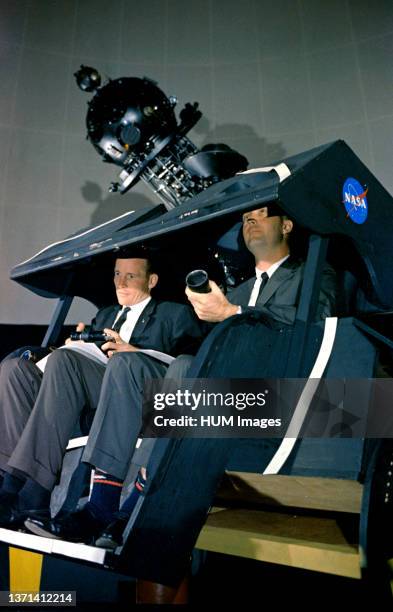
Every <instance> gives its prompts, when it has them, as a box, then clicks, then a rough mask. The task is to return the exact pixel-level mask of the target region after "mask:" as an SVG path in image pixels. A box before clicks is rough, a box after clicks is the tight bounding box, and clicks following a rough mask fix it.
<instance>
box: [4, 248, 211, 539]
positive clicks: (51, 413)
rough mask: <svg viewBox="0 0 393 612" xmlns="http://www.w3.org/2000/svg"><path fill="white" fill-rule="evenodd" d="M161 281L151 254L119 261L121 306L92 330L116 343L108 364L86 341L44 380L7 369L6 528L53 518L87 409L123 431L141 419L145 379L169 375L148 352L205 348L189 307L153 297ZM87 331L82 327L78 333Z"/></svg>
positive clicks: (7, 365) (7, 363)
mask: <svg viewBox="0 0 393 612" xmlns="http://www.w3.org/2000/svg"><path fill="white" fill-rule="evenodd" d="M157 282H158V275H157V274H156V272H155V271H154V268H153V267H152V264H151V262H150V260H149V259H147V256H146V254H145V253H144V252H142V253H136V254H127V253H126V254H124V255H118V256H117V259H116V263H115V270H114V283H115V289H116V295H117V299H118V305H117V306H113V307H108V308H104V309H102V310H100V311H99V312H98V313H97V315H96V317H95V319H94V321H93V324H92V329H93V331H97V330H102V331H103V332H104V334H106V335H107V337H109V338H110V340H108V341H106V342H104V344H103V345H102V346H101V351H104V352H105V351H106V352H107V355H108V358H109V360H108V363H107V365H105V363H103V362H105V360H106V357H105V355H104V354H102V357H103V359H100V358H98V357H97V355H98V356H99V355H100V352H99V349H98V348H97V347H94V348H96V353H97V355H94V353H92V352H91V351H89V353H90V354H89V355H86V354H85V351H84V352H82V351H81V350H80V349H81V347H82V345H81V344H80V343H72V344H68V346H66V347H65V348H64V350H55V351H54V352H53V353H51V354H50V355H49V357H48V360H47V364H46V367H45V371H44V374H42V372H41V371H40V369H39V368H38V367H37V365H36V364H35V363H33V362H32V361H29V360H25V359H23V358H21V357H20V358H12V359H6V360H4V361H3V363H2V364H1V367H0V431H1V432H2V434H1V447H0V469H1V470H2V472H3V474H4V478H3V483H2V487H1V489H0V526H2V527H6V526H15V527H17V526H20V525H21V524H23V521H24V519H25V518H26V516H28V515H30V514H31V512H32V511H35V510H39V511H44V515H45V513H47V514H49V513H48V509H49V501H50V494H51V491H52V489H53V487H54V486H55V484H56V482H57V479H58V475H59V472H60V470H61V466H62V460H63V455H64V452H65V449H66V447H67V444H68V441H69V439H70V437H72V435H73V433H74V431H75V428H76V427H77V426H78V423H79V419H80V416H81V413H82V410H83V409H84V408H86V407H87V408H88V409H89V410H95V409H96V408H97V406H100V405H101V406H103V405H105V404H108V407H109V408H110V409H111V408H112V407H113V409H116V410H117V413H118V417H119V419H118V422H119V427H120V429H121V428H122V426H123V425H122V423H123V417H122V413H124V414H126V413H131V415H132V418H135V419H138V414H139V413H141V407H140V408H139V406H140V404H141V401H140V399H141V393H142V389H143V381H144V379H145V378H146V377H149V378H153V377H154V378H157V377H163V376H164V375H165V371H166V369H167V363H163V362H162V361H159V360H158V359H156V358H154V357H152V356H151V355H148V354H144V353H143V352H142V351H143V349H155V350H156V351H160V352H162V353H167V354H169V355H173V356H176V355H178V354H179V353H183V352H184V351H189V350H191V351H192V352H194V351H196V350H197V348H198V346H199V344H200V342H201V340H202V338H203V335H204V327H203V324H201V323H200V322H199V321H198V320H197V318H196V317H195V315H194V313H193V312H192V310H191V309H190V308H189V307H188V306H186V305H183V304H177V303H173V302H157V301H156V300H154V299H153V298H152V297H151V295H150V293H151V290H152V289H153V288H154V287H155V286H156V284H157ZM83 328H84V325H83V324H80V325H79V326H78V331H79V332H83ZM82 337H83V336H82ZM75 349H76V350H75ZM124 398H126V400H125V399H124ZM134 400H135V406H134V405H133V403H134ZM109 405H110V406H109ZM124 418H126V417H124ZM140 426H141V425H139V429H140ZM109 435H110V436H114V437H116V432H115V431H112V432H109ZM97 480H100V481H101V482H102V483H105V482H106V477H105V475H102V474H101V475H97Z"/></svg>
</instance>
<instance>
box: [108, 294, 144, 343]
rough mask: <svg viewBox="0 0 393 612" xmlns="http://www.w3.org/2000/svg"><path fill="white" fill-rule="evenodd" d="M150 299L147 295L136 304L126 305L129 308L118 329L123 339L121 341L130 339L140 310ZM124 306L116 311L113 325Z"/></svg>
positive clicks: (140, 312)
mask: <svg viewBox="0 0 393 612" xmlns="http://www.w3.org/2000/svg"><path fill="white" fill-rule="evenodd" d="M150 300H151V297H150V296H149V297H147V298H146V299H145V300H142V302H138V304H133V305H132V306H128V308H130V310H129V311H128V312H127V319H126V320H125V321H124V323H123V325H122V326H121V328H120V331H119V335H120V338H121V339H122V340H123V342H129V341H130V338H131V334H132V332H133V331H134V327H135V325H136V323H137V321H138V319H139V317H140V316H141V314H142V311H143V310H144V308H145V307H146V306H147V305H148V303H149V302H150ZM126 307H127V306H123V308H122V309H121V310H119V312H118V313H117V316H116V319H115V320H114V323H113V325H114V324H115V323H116V321H117V320H118V319H119V318H120V317H121V315H122V312H123V310H124V309H125V308H126Z"/></svg>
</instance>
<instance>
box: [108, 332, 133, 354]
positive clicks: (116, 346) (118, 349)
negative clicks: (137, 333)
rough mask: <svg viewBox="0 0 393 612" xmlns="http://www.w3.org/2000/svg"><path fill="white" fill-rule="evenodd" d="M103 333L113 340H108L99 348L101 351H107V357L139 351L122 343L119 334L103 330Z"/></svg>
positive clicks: (130, 345)
mask: <svg viewBox="0 0 393 612" xmlns="http://www.w3.org/2000/svg"><path fill="white" fill-rule="evenodd" d="M104 332H105V334H106V335H107V336H111V338H113V340H108V342H105V344H103V345H102V346H101V350H102V351H104V352H106V351H108V352H107V355H108V357H112V355H114V354H115V353H124V352H128V353H135V352H136V351H138V350H139V349H137V348H136V347H135V346H132V344H128V343H127V342H124V340H122V339H121V338H120V336H119V334H118V333H117V332H115V331H114V330H113V329H104Z"/></svg>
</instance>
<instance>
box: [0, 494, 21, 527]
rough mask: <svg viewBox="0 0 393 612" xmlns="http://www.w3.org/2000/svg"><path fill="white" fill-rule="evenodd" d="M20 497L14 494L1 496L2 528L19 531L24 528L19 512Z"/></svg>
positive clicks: (0, 516) (0, 517) (0, 524)
mask: <svg viewBox="0 0 393 612" xmlns="http://www.w3.org/2000/svg"><path fill="white" fill-rule="evenodd" d="M17 500H18V496H17V495H14V494H12V493H3V492H2V493H1V495H0V527H3V528H5V529H18V527H22V526H23V520H24V519H25V518H26V516H25V517H23V520H22V516H21V513H20V512H18V510H17Z"/></svg>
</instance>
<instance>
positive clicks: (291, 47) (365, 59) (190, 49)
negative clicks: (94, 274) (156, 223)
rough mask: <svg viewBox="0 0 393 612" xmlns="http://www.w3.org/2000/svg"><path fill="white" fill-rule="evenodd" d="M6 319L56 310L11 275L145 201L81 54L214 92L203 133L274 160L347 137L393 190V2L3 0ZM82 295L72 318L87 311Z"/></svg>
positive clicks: (0, 266) (108, 66) (179, 89)
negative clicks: (86, 80) (101, 121)
mask: <svg viewBox="0 0 393 612" xmlns="http://www.w3.org/2000/svg"><path fill="white" fill-rule="evenodd" d="M0 57H1V59H0V142H1V144H0V251H1V256H0V291H1V294H0V295H1V297H0V322H1V323H45V322H48V321H49V318H50V315H51V313H52V310H53V308H54V302H53V301H52V300H45V299H42V298H39V297H37V296H35V295H34V294H33V293H30V292H28V291H27V290H25V289H23V288H21V287H20V286H18V285H17V284H16V283H14V282H11V281H10V280H9V278H8V277H9V271H10V269H11V267H12V266H14V265H16V264H17V263H19V262H21V261H22V260H24V259H27V258H28V257H30V256H32V255H33V254H34V253H36V252H37V251H38V250H40V249H41V248H43V247H44V246H46V245H47V244H49V243H52V242H55V241H56V240H59V239H61V238H64V237H65V236H66V235H68V234H70V233H72V232H74V231H76V230H78V229H79V228H82V227H84V226H87V225H90V224H92V223H98V222H102V221H105V220H107V219H109V218H111V217H115V216H117V215H119V214H121V213H123V212H125V211H127V210H130V209H133V208H135V207H143V206H149V205H152V204H154V203H157V202H156V200H155V198H154V195H153V194H152V193H150V192H149V191H148V189H147V188H145V187H144V186H138V187H137V188H136V189H135V190H132V192H129V193H128V195H125V196H120V195H115V194H113V195H110V194H109V193H108V192H107V187H108V185H109V183H110V181H112V180H115V179H116V176H117V167H116V166H114V165H109V164H103V163H102V162H101V160H100V158H99V157H98V155H97V154H96V153H95V151H94V149H93V147H92V146H91V145H90V144H89V143H88V142H87V141H86V140H85V134H86V130H85V125H84V122H85V115H86V108H87V107H86V103H87V100H88V99H90V95H86V94H84V93H82V92H81V91H80V90H79V89H78V88H77V86H76V84H75V81H74V77H73V73H74V72H75V71H76V70H77V69H78V68H79V66H80V64H82V63H83V64H87V65H90V66H94V67H96V68H97V69H98V70H99V72H101V74H102V75H105V74H106V75H108V76H110V77H112V78H118V77H120V76H144V75H146V76H149V77H151V78H153V79H155V80H157V81H158V84H159V86H160V87H161V88H162V89H163V90H164V92H165V93H166V94H167V95H172V94H174V95H177V97H178V100H179V102H178V109H179V110H180V109H181V108H182V106H183V105H184V104H185V103H186V102H188V101H190V102H193V101H195V100H196V101H198V102H199V103H200V108H201V110H202V112H203V113H204V117H203V119H202V120H201V121H200V122H199V124H198V125H197V126H196V128H194V130H193V131H192V132H190V137H191V139H192V140H193V141H194V142H195V143H196V144H197V145H203V144H205V143H207V142H219V141H221V142H226V143H228V144H230V145H231V146H233V147H234V148H235V149H237V150H239V151H240V152H241V153H243V154H245V155H246V157H248V159H249V161H250V167H252V166H260V165H263V164H266V163H268V162H270V161H274V160H275V159H278V158H280V157H284V156H286V155H289V154H294V153H297V152H300V151H302V150H305V149H308V148H311V147H313V146H316V145H318V144H321V143H325V142H329V141H331V140H334V139H336V138H343V139H344V140H346V141H347V142H348V144H349V145H350V146H351V147H352V148H353V149H354V151H355V152H356V153H357V154H358V155H359V157H360V158H361V159H362V160H363V161H364V162H365V163H366V165H368V166H369V167H370V169H371V170H372V171H373V172H374V173H375V174H376V176H377V177H378V178H379V179H380V180H381V181H382V183H383V184H384V185H385V187H386V188H387V189H388V190H389V191H390V192H392V193H393V176H392V172H391V165H392V154H393V1H392V0H375V1H374V2H370V0H242V1H241V2H240V1H239V0H198V1H196V0H149V2H142V1H137V0H112V1H111V2H108V1H107V0H0ZM91 312H92V309H91V308H90V307H88V306H87V305H86V304H83V303H82V302H81V301H79V303H78V304H76V306H75V307H74V308H73V310H72V312H71V314H70V316H69V319H68V320H69V321H73V322H74V321H77V320H79V319H82V320H83V319H87V318H89V316H90V313H91Z"/></svg>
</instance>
